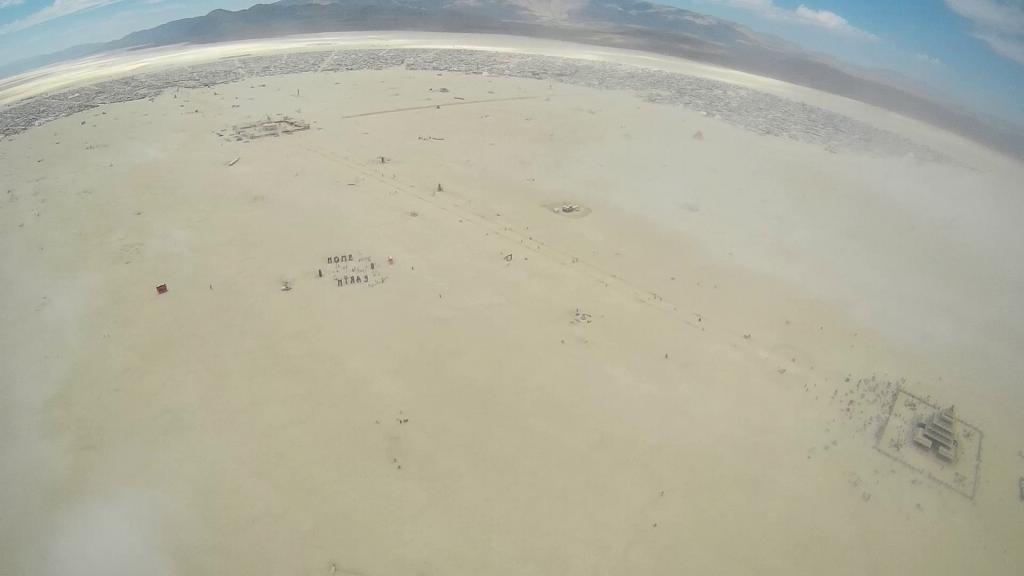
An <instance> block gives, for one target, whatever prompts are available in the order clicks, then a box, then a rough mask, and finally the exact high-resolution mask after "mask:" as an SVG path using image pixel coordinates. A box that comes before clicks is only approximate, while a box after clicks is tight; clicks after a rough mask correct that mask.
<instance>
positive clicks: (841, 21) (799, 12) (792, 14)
mask: <svg viewBox="0 0 1024 576" xmlns="http://www.w3.org/2000/svg"><path fill="white" fill-rule="evenodd" d="M714 1H716V2H719V3H722V4H727V5H729V6H733V7H735V8H742V9H744V10H750V11H752V12H756V13H758V14H759V15H761V16H763V17H764V18H768V19H771V20H779V21H783V22H791V23H793V24H800V25H802V26H810V27H813V28H821V29H823V30H827V31H830V32H834V33H836V34H838V35H840V36H845V37H847V38H854V39H857V40H869V41H876V40H878V36H875V35H874V34H872V33H870V32H868V31H866V30H861V29H860V28H857V27H856V26H854V25H852V24H850V23H849V22H848V21H847V20H846V18H843V17H842V16H840V15H839V14H836V13H835V12H830V11H828V10H815V9H813V8H808V7H807V6H805V5H804V4H801V5H799V6H797V8H796V9H795V10H789V9H786V8H782V7H779V6H776V5H775V2H774V1H773V0H714Z"/></svg>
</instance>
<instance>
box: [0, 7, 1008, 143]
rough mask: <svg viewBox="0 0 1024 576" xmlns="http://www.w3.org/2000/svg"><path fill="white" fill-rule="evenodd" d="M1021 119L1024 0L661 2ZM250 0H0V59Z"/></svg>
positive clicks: (103, 38)
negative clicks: (883, 71)
mask: <svg viewBox="0 0 1024 576" xmlns="http://www.w3.org/2000/svg"><path fill="white" fill-rule="evenodd" d="M662 1H663V3H666V4H672V5H675V6H679V7H682V8H687V9H690V10H694V11H697V12H703V13H706V14H711V15H714V16H719V17H722V18H726V19H729V20H734V21H736V22H739V23H741V24H744V25H746V26H748V27H750V28H752V29H754V30H757V31H761V32H766V33H770V34H774V35H776V36H779V37H780V38H784V39H786V40H789V41H792V42H795V43H797V44H799V45H801V46H803V47H804V48H806V49H808V50H810V51H813V52H818V53H822V54H827V55H830V56H833V57H835V58H838V59H840V60H843V61H846V62H850V63H854V64H858V65H861V66H865V67H872V68H887V69H891V70H895V71H897V72H900V73H902V74H903V75H905V76H908V77H911V78H913V79H916V80H920V81H924V82H926V83H927V84H928V85H930V86H932V87H933V88H934V92H936V93H937V94H938V95H940V96H944V97H946V98H947V99H949V100H953V101H959V102H966V103H969V104H970V105H971V106H972V108H974V109H975V110H977V111H981V112H983V113H985V112H987V113H990V114H995V115H999V116H1002V117H1004V118H1009V119H1011V120H1013V121H1015V122H1017V123H1020V124H1022V125H1024V0H802V1H801V0H662ZM252 4H254V2H253V1H252V0H184V1H180V2H176V1H173V0H0V65H3V64H6V63H9V62H12V61H14V60H19V59H21V58H25V57H28V56H32V55H36V54H43V53H47V52H53V51H56V50H60V49H63V48H67V47H69V46H73V45H76V44H82V43H85V42H99V41H106V40H112V39H115V38H119V37H121V36H123V35H125V34H127V33H129V32H133V31H135V30H140V29H143V28H150V27H153V26H156V25H158V24H162V23H164V22H167V21H170V20H175V19H178V18H185V17H189V16H198V15H201V14H205V13H207V12H209V11H210V10H212V9H214V8H225V9H228V10H238V9H241V8H246V7H248V6H250V5H252Z"/></svg>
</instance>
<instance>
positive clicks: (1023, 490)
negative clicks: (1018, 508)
mask: <svg viewBox="0 0 1024 576" xmlns="http://www.w3.org/2000/svg"><path fill="white" fill-rule="evenodd" d="M1020 501H1021V502H1024V476H1021V477H1020Z"/></svg>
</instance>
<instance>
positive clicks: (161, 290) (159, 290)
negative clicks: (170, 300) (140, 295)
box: [156, 284, 167, 294]
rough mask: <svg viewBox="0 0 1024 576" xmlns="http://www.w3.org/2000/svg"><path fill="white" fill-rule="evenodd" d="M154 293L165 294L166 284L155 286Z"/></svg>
mask: <svg viewBox="0 0 1024 576" xmlns="http://www.w3.org/2000/svg"><path fill="white" fill-rule="evenodd" d="M156 293H157V294H166V293H167V284H161V285H159V286H157V287H156Z"/></svg>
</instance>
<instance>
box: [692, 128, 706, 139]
mask: <svg viewBox="0 0 1024 576" xmlns="http://www.w3.org/2000/svg"><path fill="white" fill-rule="evenodd" d="M693 139H694V140H703V139H704V133H703V132H701V131H700V130H697V131H696V132H694V133H693Z"/></svg>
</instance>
